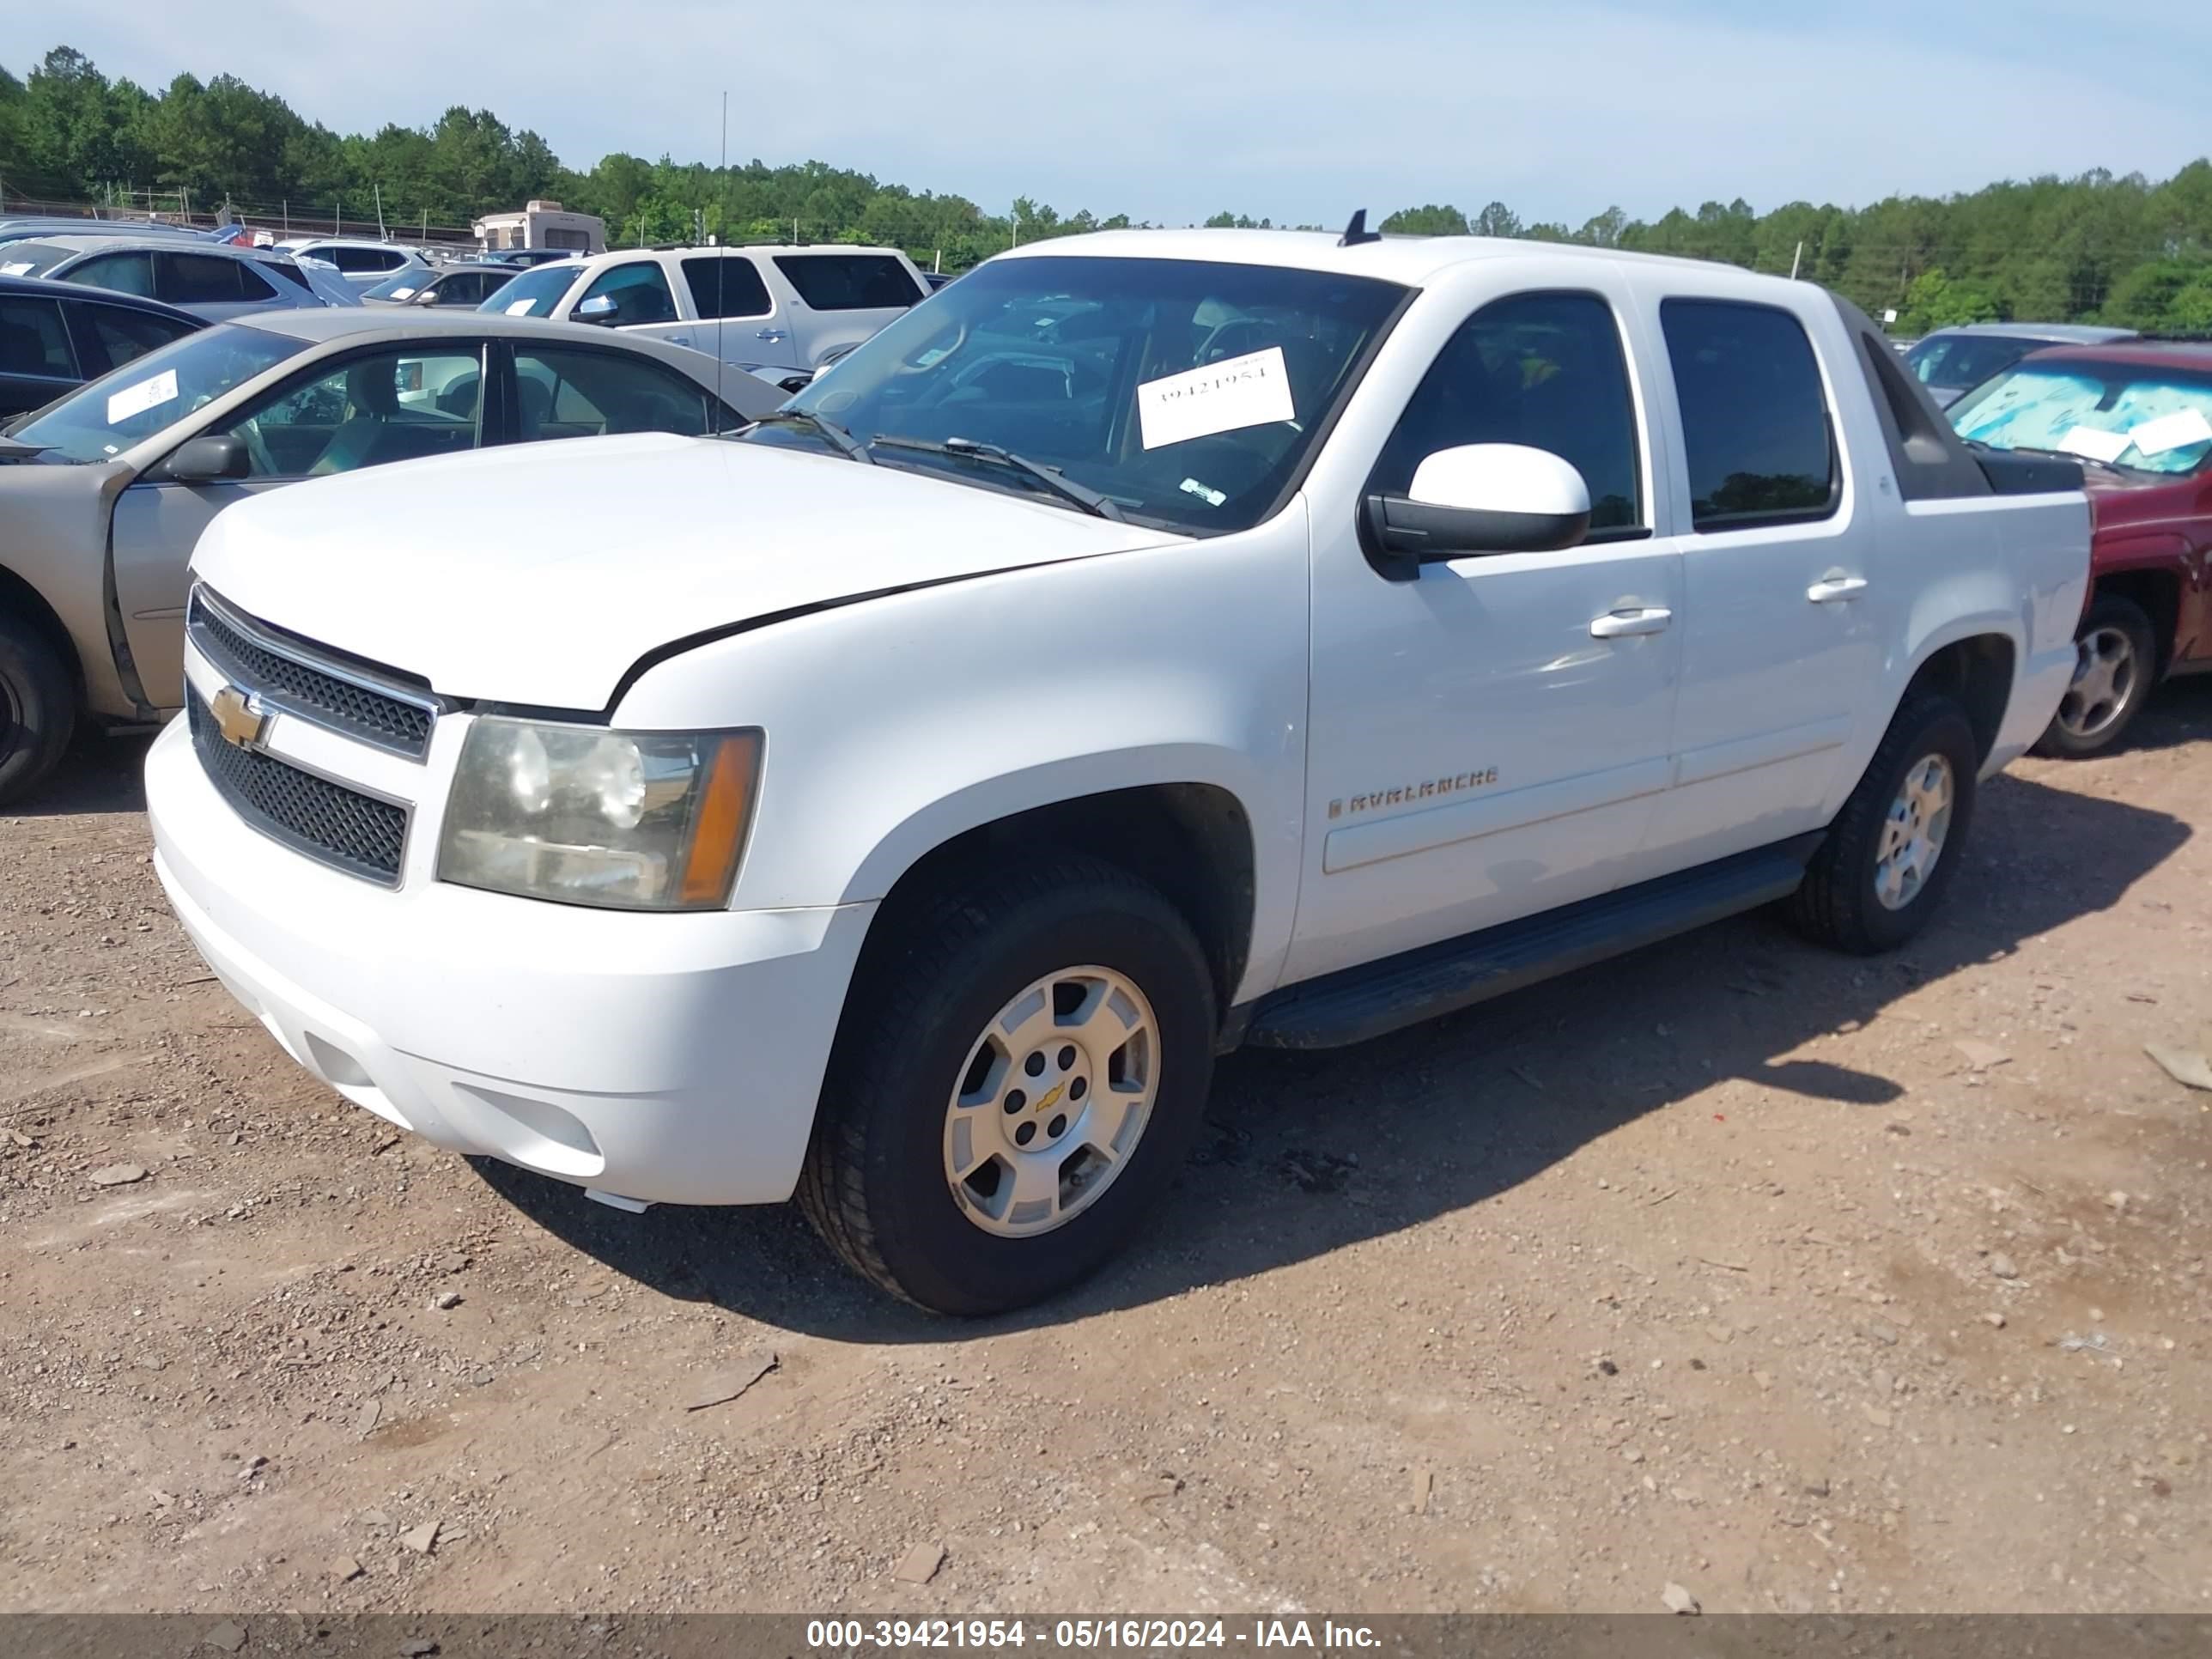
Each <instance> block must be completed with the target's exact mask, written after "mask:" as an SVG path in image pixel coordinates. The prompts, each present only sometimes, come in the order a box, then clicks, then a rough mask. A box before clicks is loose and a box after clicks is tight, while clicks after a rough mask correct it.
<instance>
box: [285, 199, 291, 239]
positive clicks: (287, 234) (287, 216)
mask: <svg viewBox="0 0 2212 1659" xmlns="http://www.w3.org/2000/svg"><path fill="white" fill-rule="evenodd" d="M283 210H284V240H286V241H288V242H289V241H290V240H292V202H291V198H290V197H286V198H285V200H284V202H283Z"/></svg>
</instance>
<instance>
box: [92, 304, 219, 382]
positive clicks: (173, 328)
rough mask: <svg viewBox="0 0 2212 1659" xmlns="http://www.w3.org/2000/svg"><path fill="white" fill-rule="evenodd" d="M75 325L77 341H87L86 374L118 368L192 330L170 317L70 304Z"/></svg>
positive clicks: (128, 309) (102, 306) (124, 309)
mask: <svg viewBox="0 0 2212 1659" xmlns="http://www.w3.org/2000/svg"><path fill="white" fill-rule="evenodd" d="M70 303H71V305H72V306H73V307H74V308H75V310H76V314H77V322H78V325H79V327H78V331H77V338H78V339H79V340H81V341H87V342H88V345H87V349H86V356H87V358H88V362H86V364H85V368H86V370H87V372H88V374H105V373H106V372H107V371H108V370H109V369H114V368H122V367H123V365H124V364H125V363H127V362H131V360H132V359H133V358H135V357H141V356H144V355H145V354H146V353H147V352H149V351H152V350H154V349H155V348H156V347H159V346H165V345H167V344H168V343H169V342H170V341H172V340H174V339H179V338H181V337H183V336H185V335H187V334H190V333H191V332H192V331H193V329H192V325H191V324H189V323H185V322H182V321H179V319H175V318H173V317H157V316H155V314H154V313H152V312H150V311H133V310H131V308H130V307H128V306H105V305H100V304H97V303H94V302H93V301H71V302H70Z"/></svg>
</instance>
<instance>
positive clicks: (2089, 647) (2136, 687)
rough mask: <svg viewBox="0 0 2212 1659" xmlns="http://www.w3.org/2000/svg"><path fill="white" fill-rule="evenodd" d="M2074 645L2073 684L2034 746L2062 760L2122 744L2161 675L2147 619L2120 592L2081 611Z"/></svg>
mask: <svg viewBox="0 0 2212 1659" xmlns="http://www.w3.org/2000/svg"><path fill="white" fill-rule="evenodd" d="M2074 649H2075V660H2074V679H2073V683H2072V684H2069V685H2068V686H2067V688H2066V695H2065V696H2063V697H2061V698H2060V699H2059V700H2058V712H2057V714H2053V715H2052V716H2051V724H2050V725H2049V726H2046V727H2045V729H2044V733H2043V735H2042V736H2041V737H2040V738H2038V739H2037V740H2036V744H2035V752H2036V753H2037V754H2039V755H2051V756H2055V757H2057V758H2059V759H2061V760H2084V759H2087V757H2089V756H2091V755H2100V754H2102V753H2103V752H2104V751H2105V750H2107V749H2110V748H2111V747H2112V745H2113V744H2116V743H2118V741H2119V740H2120V738H2121V736H2122V735H2123V734H2124V732H2126V731H2127V729H2128V727H2129V726H2131V725H2133V724H2134V723H2135V718H2136V715H2137V714H2141V713H2142V706H2143V704H2144V703H2145V702H2147V701H2148V699H2149V697H2150V690H2151V684H2152V682H2153V681H2154V679H2155V678H2156V677H2157V673H2158V636H2157V635H2156V634H2155V633H2154V632H2153V631H2152V629H2151V623H2150V618H2149V617H2148V616H2147V615H2145V614H2144V611H2143V608H2142V606H2141V605H2137V604H2136V602H2135V601H2134V600H2132V599H2123V598H2121V597H2120V596H2119V595H2118V594H2117V593H2112V594H2107V595H2106V596H2105V597H2104V598H2102V599H2099V600H2097V602H2096V603H2095V604H2093V605H2091V606H2090V607H2089V608H2088V610H2087V611H2084V612H2083V613H2082V616H2081V627H2080V628H2079V629H2076V630H2075V635H2074Z"/></svg>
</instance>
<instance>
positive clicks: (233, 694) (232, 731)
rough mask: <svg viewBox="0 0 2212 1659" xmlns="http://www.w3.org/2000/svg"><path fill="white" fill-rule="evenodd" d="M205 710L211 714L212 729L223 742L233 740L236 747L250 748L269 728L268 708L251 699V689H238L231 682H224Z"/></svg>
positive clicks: (231, 741)
mask: <svg viewBox="0 0 2212 1659" xmlns="http://www.w3.org/2000/svg"><path fill="white" fill-rule="evenodd" d="M208 713H210V714H212V715H214V716H215V729H216V731H218V732H222V736H223V741H224V742H226V743H234V744H237V745H238V746H239V747H240V749H251V748H252V747H253V746H254V745H255V744H258V743H259V742H260V741H261V734H262V733H263V732H265V731H266V730H268V728H269V714H268V711H267V710H265V709H264V708H262V707H261V705H260V704H259V703H258V702H256V701H255V699H254V696H253V694H252V692H250V691H241V690H239V689H238V688H237V687H236V686H234V685H226V686H224V687H223V688H222V690H220V691H218V692H216V694H215V697H214V699H213V701H211V702H210V703H209V704H208Z"/></svg>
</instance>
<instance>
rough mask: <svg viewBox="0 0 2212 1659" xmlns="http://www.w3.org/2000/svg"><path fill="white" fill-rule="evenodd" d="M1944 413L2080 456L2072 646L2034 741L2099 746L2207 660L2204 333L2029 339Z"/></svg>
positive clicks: (2209, 504)
mask: <svg viewBox="0 0 2212 1659" xmlns="http://www.w3.org/2000/svg"><path fill="white" fill-rule="evenodd" d="M1946 412H1947V413H1948V415H1949V416H1950V417H1951V424H1952V425H1953V426H1954V427H1956V428H1958V431H1959V435H1960V436H1961V437H1963V438H1964V439H1966V441H1967V442H1968V443H1970V444H1980V445H1985V446H1987V447H1990V448H1991V449H2008V450H2015V451H2018V452H2021V453H2026V454H2049V455H2056V456H2063V457H2064V458H2065V459H2069V460H2076V461H2080V462H2081V463H2082V464H2083V465H2082V477H2083V481H2084V483H2087V486H2088V490H2089V505H2090V508H2091V513H2092V516H2093V520H2094V522H2095V525H2096V537H2095V541H2094V543H2093V556H2092V559H2091V564H2090V575H2091V580H2090V584H2089V599H2088V603H2087V605H2085V606H2084V607H2083V609H2082V612H2081V627H2080V629H2078V631H2077V632H2076V634H2075V641H2076V642H2077V643H2078V645H2079V646H2080V647H2081V660H2080V662H2079V663H2078V664H2077V665H2075V670H2074V684H2072V685H2071V686H2070V687H2069V688H2068V690H2067V693H2066V696H2065V697H2064V699H2063V701H2062V702H2060V703H2059V705H2058V713H2057V715H2056V716H2054V717H2053V718H2052V720H2051V726H2050V728H2049V729H2048V730H2047V731H2045V732H2044V734H2043V738H2042V741H2041V742H2039V744H2036V752H2037V753H2039V754H2044V755H2063V756H2067V757H2081V756H2084V755H2093V754H2097V753H2099V752H2100V751H2101V750H2106V749H2109V748H2110V747H2112V744H2115V743H2117V742H2118V741H2119V738H2120V735H2121V733H2122V732H2125V731H2126V730H2127V728H2128V726H2129V725H2130V723H2131V722H2132V721H2133V720H2135V717H2136V714H2138V713H2140V712H2141V711H2142V705H2143V702H2144V701H2145V700H2146V699H2147V698H2148V696H2150V691H2151V688H2152V687H2153V686H2154V685H2156V684H2158V683H2159V681H2160V680H2161V679H2163V678H2166V676H2167V675H2168V674H2187V673H2195V672H2202V671H2208V670H2212V345H2198V344H2187V345H2185V344H2181V343H2160V342H2156V341H2149V340H2128V341H2117V342H2113V343H2110V344H2106V345H2096V346H2061V347H2057V348H2055V349H2051V350H2048V351H2039V352H2037V353H2035V354H2034V355H2033V356H2028V357H2023V358H2022V359H2021V361H2020V362H2017V363H2015V364H2014V365H2013V366H2012V367H2011V368H2008V369H2006V370H2005V371H2004V372H2003V373H2002V374H1998V375H1996V376H1995V377H1994V378H1992V379H1990V380H1985V381H1984V382H1983V383H1982V384H1981V385H1980V386H1977V387H1975V388H1974V389H1973V390H1972V392H1968V393H1966V396H1965V397H1963V398H1960V399H1959V401H1958V402H1957V403H1955V404H1952V405H1951V407H1950V409H1949V410H1948V411H1946Z"/></svg>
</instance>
